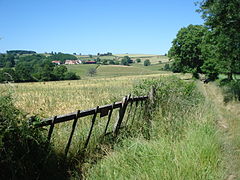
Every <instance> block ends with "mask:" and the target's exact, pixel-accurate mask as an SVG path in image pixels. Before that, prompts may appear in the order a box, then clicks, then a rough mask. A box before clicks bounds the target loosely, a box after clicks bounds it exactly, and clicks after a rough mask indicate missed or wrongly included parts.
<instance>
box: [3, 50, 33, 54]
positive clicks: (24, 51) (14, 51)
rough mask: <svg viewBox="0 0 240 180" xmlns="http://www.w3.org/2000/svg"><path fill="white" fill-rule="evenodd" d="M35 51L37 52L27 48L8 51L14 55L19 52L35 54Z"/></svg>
mask: <svg viewBox="0 0 240 180" xmlns="http://www.w3.org/2000/svg"><path fill="white" fill-rule="evenodd" d="M35 53H36V52H35V51H26V50H10V51H7V54H13V55H16V54H19V55H22V54H35Z"/></svg>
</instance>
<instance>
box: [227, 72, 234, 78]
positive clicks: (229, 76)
mask: <svg viewBox="0 0 240 180" xmlns="http://www.w3.org/2000/svg"><path fill="white" fill-rule="evenodd" d="M227 75H228V80H233V73H232V72H229V73H228V74H227Z"/></svg>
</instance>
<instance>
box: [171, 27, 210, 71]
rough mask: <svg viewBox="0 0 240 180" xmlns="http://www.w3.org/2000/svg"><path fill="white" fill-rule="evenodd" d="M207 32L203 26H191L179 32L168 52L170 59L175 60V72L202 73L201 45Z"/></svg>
mask: <svg viewBox="0 0 240 180" xmlns="http://www.w3.org/2000/svg"><path fill="white" fill-rule="evenodd" d="M206 32H207V29H206V28H205V27H203V26H201V25H189V26H188V27H184V28H181V29H180V30H179V31H178V33H177V36H176V38H175V39H174V40H173V42H172V47H171V49H170V50H169V52H168V55H169V57H170V59H173V66H172V69H173V71H174V72H184V73H185V72H195V73H198V72H201V66H202V65H203V58H202V53H201V45H202V41H203V37H204V35H205V34H206Z"/></svg>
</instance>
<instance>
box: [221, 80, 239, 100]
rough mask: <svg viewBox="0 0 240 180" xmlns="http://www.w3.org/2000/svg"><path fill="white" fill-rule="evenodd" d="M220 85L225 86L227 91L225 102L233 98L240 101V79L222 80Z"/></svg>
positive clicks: (225, 91) (224, 88)
mask: <svg viewBox="0 0 240 180" xmlns="http://www.w3.org/2000/svg"><path fill="white" fill-rule="evenodd" d="M220 86H222V87H223V91H224V93H225V96H224V102H228V101H231V100H237V101H240V80H231V81H229V80H222V81H220Z"/></svg>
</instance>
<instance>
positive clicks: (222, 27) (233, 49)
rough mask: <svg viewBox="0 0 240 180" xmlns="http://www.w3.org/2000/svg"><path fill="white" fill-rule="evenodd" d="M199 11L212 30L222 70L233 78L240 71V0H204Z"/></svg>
mask: <svg viewBox="0 0 240 180" xmlns="http://www.w3.org/2000/svg"><path fill="white" fill-rule="evenodd" d="M199 11H200V12H201V13H202V17H203V19H204V20H205V25H206V26H207V27H208V28H209V29H210V30H211V32H212V38H213V39H214V42H215V44H214V50H215V51H216V53H215V56H216V59H217V64H218V66H219V67H220V71H221V72H222V73H226V74H227V75H228V78H229V79H232V78H233V74H234V73H239V72H240V56H239V54H240V0H203V1H201V2H200V10H199Z"/></svg>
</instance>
